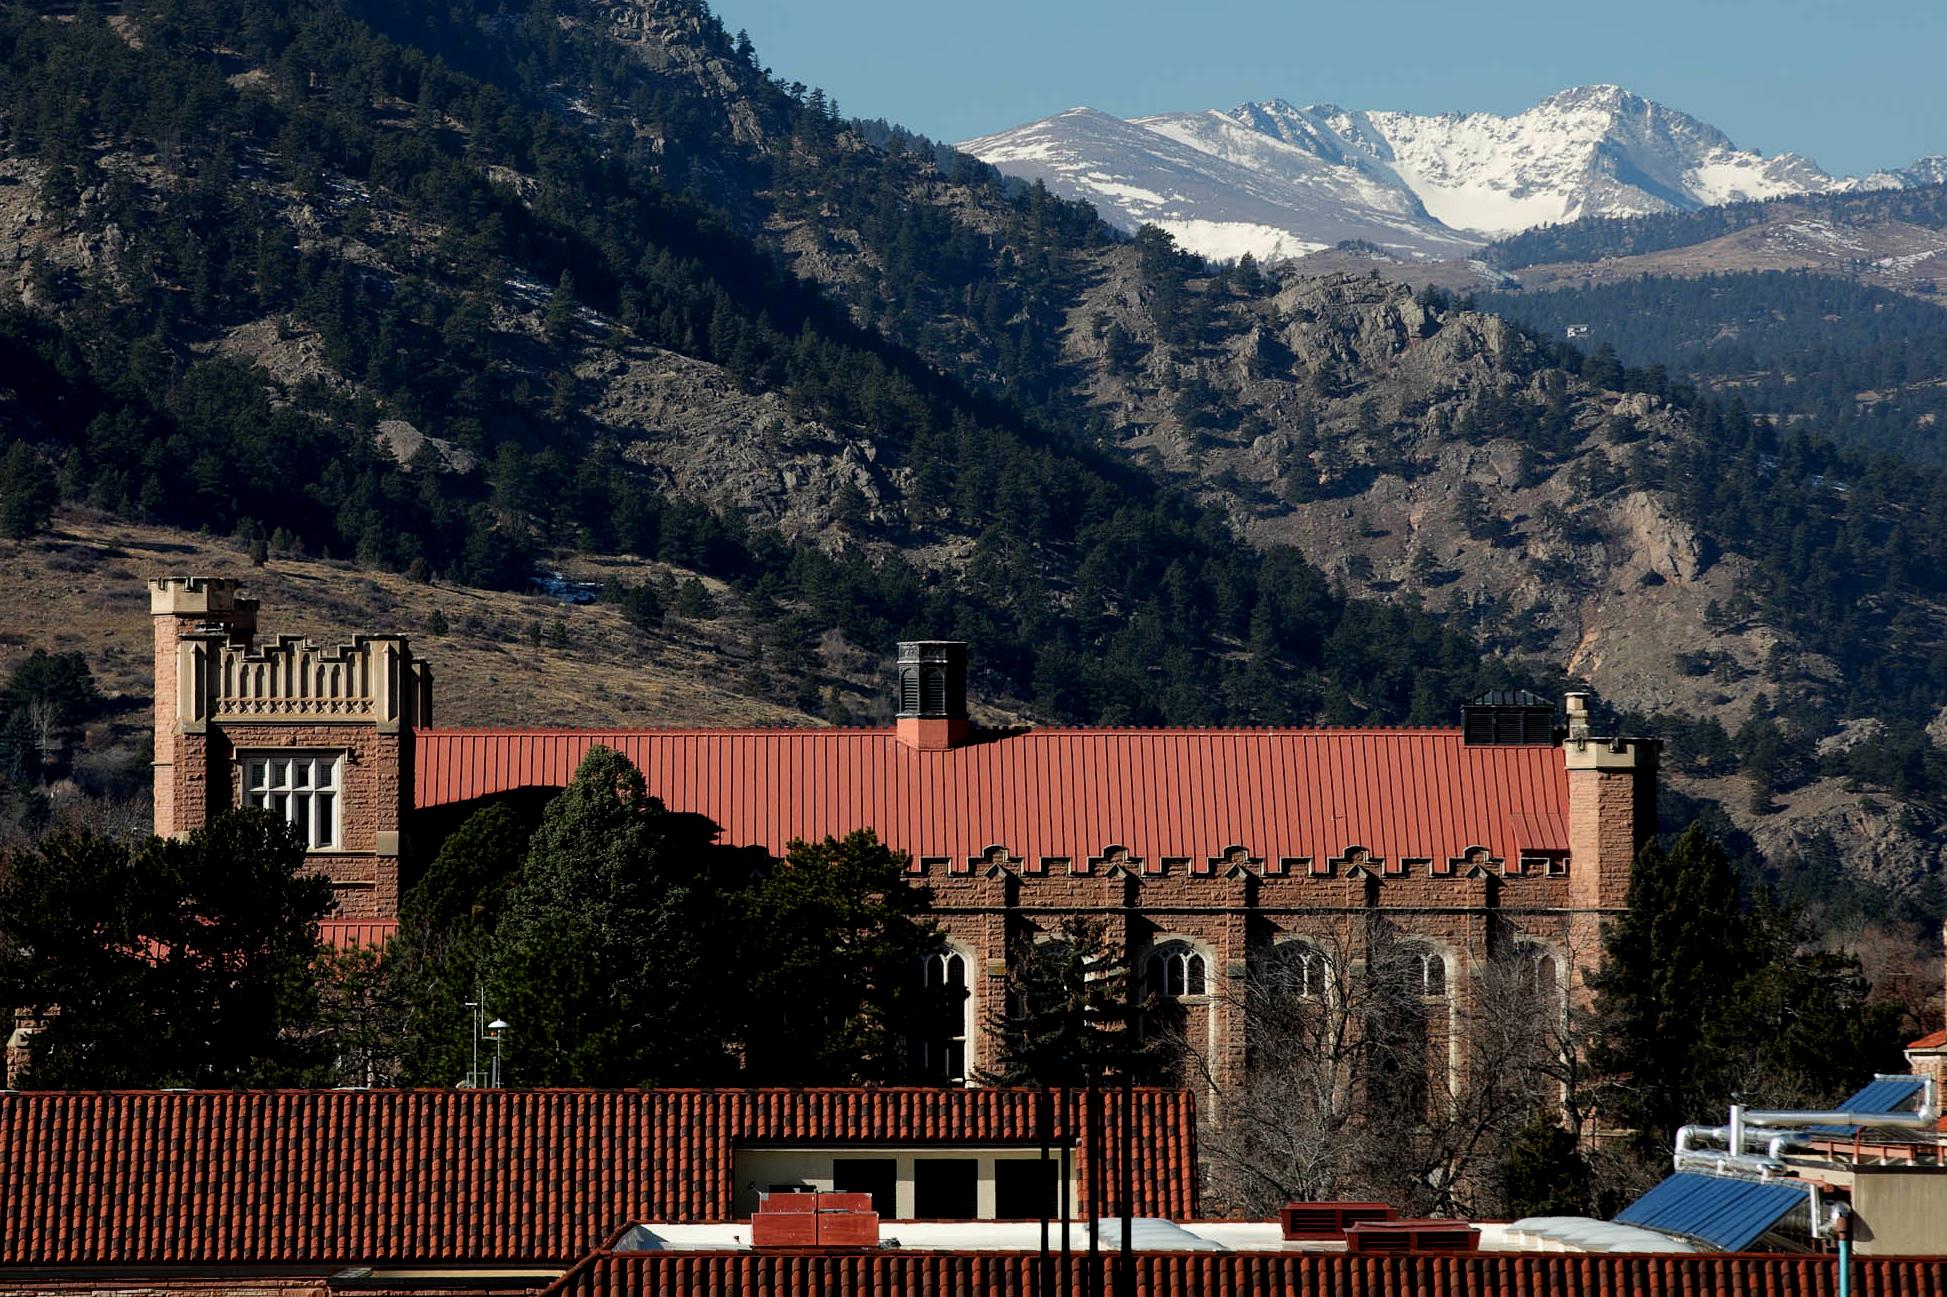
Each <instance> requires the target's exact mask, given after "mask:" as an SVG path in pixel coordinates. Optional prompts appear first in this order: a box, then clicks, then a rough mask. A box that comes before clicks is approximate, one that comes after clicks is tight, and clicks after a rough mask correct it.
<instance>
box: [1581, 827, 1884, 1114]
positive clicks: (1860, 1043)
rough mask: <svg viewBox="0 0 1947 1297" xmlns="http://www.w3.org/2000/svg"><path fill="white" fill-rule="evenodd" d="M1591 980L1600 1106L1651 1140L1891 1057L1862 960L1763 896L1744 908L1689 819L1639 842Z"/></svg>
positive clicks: (1831, 1087)
mask: <svg viewBox="0 0 1947 1297" xmlns="http://www.w3.org/2000/svg"><path fill="white" fill-rule="evenodd" d="M1589 987H1590V989H1591V991H1593V993H1594V997H1595V1032H1594V1047H1593V1049H1592V1050H1591V1062H1592V1063H1593V1065H1594V1067H1595V1069H1596V1070H1597V1072H1598V1073H1599V1074H1601V1075H1603V1076H1605V1077H1606V1078H1608V1080H1607V1086H1606V1091H1607V1092H1606V1096H1605V1100H1604V1104H1603V1107H1604V1111H1605V1113H1606V1114H1607V1115H1608V1116H1609V1117H1610V1118H1611V1119H1612V1120H1614V1121H1616V1122H1617V1123H1619V1124H1622V1125H1625V1126H1628V1127H1631V1128H1633V1129H1634V1130H1635V1131H1636V1132H1637V1134H1638V1137H1639V1139H1641V1140H1642V1141H1643V1142H1645V1143H1646V1144H1648V1145H1652V1146H1656V1147H1667V1145H1668V1141H1669V1140H1670V1138H1671V1137H1672V1136H1673V1135H1674V1133H1675V1131H1676V1129H1677V1127H1679V1126H1681V1125H1683V1124H1685V1123H1686V1122H1692V1121H1696V1120H1699V1119H1702V1118H1705V1117H1708V1116H1711V1115H1712V1114H1721V1113H1722V1112H1723V1111H1724V1109H1725V1107H1726V1106H1727V1105H1729V1104H1731V1103H1733V1102H1739V1101H1742V1102H1747V1103H1750V1102H1761V1101H1768V1102H1770V1103H1771V1104H1772V1105H1774V1106H1781V1107H1782V1106H1788V1105H1790V1104H1794V1103H1797V1104H1808V1103H1809V1104H1811V1105H1814V1106H1816V1105H1818V1104H1821V1103H1832V1102H1836V1101H1837V1100H1838V1099H1840V1098H1843V1097H1844V1095H1845V1092H1846V1091H1847V1090H1849V1089H1851V1088H1853V1087H1854V1086H1855V1085H1857V1084H1858V1083H1860V1082H1861V1081H1864V1080H1865V1079H1867V1078H1868V1077H1870V1076H1871V1075H1872V1074H1873V1072H1874V1071H1875V1069H1880V1070H1884V1069H1885V1068H1887V1067H1889V1066H1891V1065H1892V1064H1893V1063H1894V1062H1895V1061H1896V1060H1897V1059H1898V1056H1899V1049H1898V1047H1899V1041H1900V1032H1899V1023H1898V1014H1897V1012H1896V1011H1895V1010H1893V1009H1892V1007H1891V1006H1885V1005H1879V1004H1875V1003H1873V1002H1872V1001H1871V1000H1870V998H1869V987H1868V985H1867V983H1866V980H1865V977H1864V974H1863V973H1861V971H1860V969H1859V963H1858V961H1857V959H1855V958H1853V957H1851V956H1846V955H1841V954H1838V953H1835V952H1831V951H1825V950H1821V949H1819V948H1818V947H1817V946H1816V944H1815V943H1814V942H1813V939H1812V934H1811V932H1810V931H1809V929H1807V928H1806V927H1805V926H1804V924H1803V922H1802V921H1801V920H1800V919H1799V918H1798V917H1797V916H1795V915H1793V914H1791V913H1789V912H1786V911H1780V910H1778V909H1776V908H1774V907H1773V906H1771V905H1770V903H1769V902H1768V900H1766V899H1765V898H1760V903H1759V904H1757V905H1756V906H1754V907H1749V908H1747V907H1745V906H1743V905H1742V904H1740V901H1739V895H1738V881H1737V876H1736V873H1735V872H1734V870H1733V868H1732V865H1731V861H1730V858H1729V857H1728V856H1727V855H1726V854H1725V852H1724V849H1723V848H1722V847H1721V846H1720V845H1719V844H1718V843H1717V842H1716V841H1715V840H1714V839H1713V838H1711V837H1710V836H1709V835H1708V834H1706V833H1705V832H1704V830H1703V829H1702V827H1700V826H1698V825H1692V826H1691V827H1690V828H1688V829H1686V830H1685V831H1684V832H1683V833H1682V834H1681V835H1680V836H1679V837H1678V838H1677V839H1676V841H1675V842H1674V843H1673V844H1671V845H1670V846H1669V848H1668V849H1665V848H1664V847H1663V846H1661V845H1660V844H1657V843H1652V844H1651V845H1649V846H1648V847H1645V848H1644V850H1643V852H1642V854H1641V855H1640V856H1639V857H1638V859H1637V862H1636V867H1635V869H1634V871H1633V872H1632V873H1631V875H1630V884H1629V895H1628V909H1627V911H1626V912H1625V913H1624V914H1623V916H1622V917H1621V918H1620V919H1618V920H1617V921H1616V923H1615V924H1614V925H1613V926H1612V927H1611V928H1610V930H1609V932H1608V934H1607V935H1606V937H1605V941H1604V958H1603V962H1602V966H1601V967H1600V968H1599V969H1598V970H1597V971H1596V972H1595V973H1593V974H1591V975H1590V977H1589Z"/></svg>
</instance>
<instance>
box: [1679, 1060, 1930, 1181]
mask: <svg viewBox="0 0 1947 1297" xmlns="http://www.w3.org/2000/svg"><path fill="white" fill-rule="evenodd" d="M1874 1079H1875V1080H1882V1081H1884V1080H1896V1079H1907V1078H1903V1077H1895V1076H1885V1075H1881V1076H1877V1077H1875V1078H1874ZM1913 1079H1917V1080H1919V1081H1920V1085H1921V1090H1920V1107H1919V1108H1918V1110H1916V1111H1914V1112H1847V1111H1843V1110H1838V1109H1834V1110H1832V1111H1827V1112H1812V1111H1795V1110H1793V1109H1789V1108H1746V1107H1745V1106H1744V1105H1743V1104H1732V1105H1731V1113H1730V1116H1731V1120H1730V1124H1729V1125H1727V1126H1701V1125H1698V1126H1684V1127H1682V1128H1681V1129H1679V1130H1678V1131H1677V1139H1676V1148H1675V1149H1674V1150H1673V1156H1672V1159H1671V1160H1672V1162H1673V1163H1674V1164H1675V1166H1676V1168H1677V1169H1678V1170H1682V1169H1683V1168H1684V1167H1685V1166H1716V1167H1721V1168H1730V1169H1737V1170H1743V1171H1755V1172H1758V1173H1760V1174H1764V1173H1768V1172H1770V1171H1775V1170H1782V1169H1783V1166H1784V1164H1783V1162H1781V1161H1780V1160H1779V1159H1780V1156H1781V1155H1782V1154H1783V1152H1784V1150H1785V1148H1786V1147H1787V1146H1789V1145H1792V1144H1804V1143H1807V1142H1809V1141H1810V1140H1813V1139H1817V1138H1820V1136H1819V1134H1818V1133H1817V1132H1814V1131H1809V1130H1806V1129H1804V1127H1806V1126H1874V1127H1893V1128H1896V1129H1931V1128H1932V1127H1933V1126H1934V1125H1935V1124H1936V1123H1937V1122H1938V1121H1939V1120H1940V1087H1939V1085H1938V1083H1937V1082H1935V1081H1934V1079H1933V1078H1931V1077H1920V1078H1913ZM1749 1140H1763V1141H1764V1142H1765V1146H1766V1151H1765V1153H1764V1154H1755V1153H1747V1152H1745V1151H1744V1149H1745V1144H1746V1142H1747V1141H1749ZM1699 1143H1708V1144H1722V1145H1723V1146H1724V1151H1723V1152H1721V1153H1720V1152H1716V1151H1713V1150H1709V1149H1703V1148H1699V1147H1698V1145H1699Z"/></svg>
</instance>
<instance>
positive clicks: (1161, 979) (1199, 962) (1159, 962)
mask: <svg viewBox="0 0 1947 1297" xmlns="http://www.w3.org/2000/svg"><path fill="white" fill-rule="evenodd" d="M1145 971H1146V974H1147V975H1146V976H1145V978H1144V981H1145V982H1146V983H1147V984H1148V985H1149V986H1150V987H1151V988H1154V989H1155V991H1156V993H1157V994H1159V995H1161V996H1162V997H1163V998H1165V999H1170V1000H1196V999H1201V998H1202V997H1204V996H1206V995H1208V994H1209V993H1210V961H1209V960H1208V959H1206V958H1205V957H1204V954H1203V952H1202V951H1201V950H1199V949H1197V947H1196V945H1195V944H1194V943H1192V942H1189V941H1186V940H1185V939H1183V938H1182V937H1171V938H1169V939H1168V940H1166V941H1159V942H1157V943H1156V944H1155V945H1154V946H1152V947H1151V948H1150V951H1149V959H1148V961H1147V968H1146V970H1145ZM1192 987H1194V988H1195V989H1194V990H1193V989H1191V988H1192Z"/></svg>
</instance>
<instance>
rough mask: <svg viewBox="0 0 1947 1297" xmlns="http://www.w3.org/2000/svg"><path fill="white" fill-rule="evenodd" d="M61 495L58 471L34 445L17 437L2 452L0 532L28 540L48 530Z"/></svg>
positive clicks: (14, 537) (1, 534)
mask: <svg viewBox="0 0 1947 1297" xmlns="http://www.w3.org/2000/svg"><path fill="white" fill-rule="evenodd" d="M59 498H60V493H59V491H58V490H57V489H56V484H55V481H54V471H53V470H52V469H50V468H49V467H48V466H47V462H46V461H45V460H43V459H42V458H41V456H40V455H39V453H37V452H36V451H35V450H34V448H33V447H32V446H29V445H28V444H27V443H26V442H24V441H16V442H14V443H13V444H12V445H11V446H9V447H7V453H6V454H5V455H0V536H5V537H6V538H7V539H9V540H25V539H27V538H28V537H29V536H38V535H39V534H40V533H42V532H44V531H46V530H47V526H48V523H49V522H50V521H52V520H53V517H54V504H55V501H56V500H58V499H59Z"/></svg>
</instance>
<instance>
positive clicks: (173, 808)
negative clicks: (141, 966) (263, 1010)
mask: <svg viewBox="0 0 1947 1297" xmlns="http://www.w3.org/2000/svg"><path fill="white" fill-rule="evenodd" d="M149 611H150V613H151V615H152V617H153V619H154V622H155V831H156V832H157V833H158V834H162V835H176V834H182V833H187V832H189V831H190V830H191V829H194V828H196V827H197V826H199V825H201V824H203V823H206V822H207V821H208V820H209V818H210V817H211V816H212V815H214V814H216V813H218V812H220V811H222V810H225V809H227V808H229V807H232V806H238V805H246V804H247V805H253V806H260V807H263V808H264V809H267V810H270V811H272V812H273V813H275V814H279V815H282V816H283V817H284V818H285V819H286V820H287V821H289V822H290V823H291V824H293V825H294V826H295V827H296V828H297V830H298V833H299V836H300V837H301V838H302V839H303V840H304V843H305V847H306V858H307V859H308V861H309V862H310V863H311V864H312V865H313V866H314V867H315V868H316V869H317V870H318V872H319V873H322V874H324V875H325V876H326V877H328V878H330V879H331V883H332V887H333V890H334V892H335V893H336V896H337V900H338V909H339V912H340V913H341V914H344V915H348V916H390V915H394V914H396V913H397V912H398V905H399V851H400V831H401V827H402V823H403V820H404V818H405V812H406V808H407V806H408V803H409V800H410V798H411V795H412V793H411V785H412V755H413V744H412V736H413V731H414V729H415V728H417V727H424V726H426V725H428V724H430V722H431V710H432V677H431V673H430V672H429V671H428V670H427V667H426V664H425V663H423V662H420V661H418V660H416V659H415V658H414V657H413V656H412V651H411V649H410V648H409V647H408V645H407V643H406V640H405V638H404V637H403V636H399V635H361V636H357V637H356V638H354V639H353V640H352V642H351V643H349V644H345V645H341V646H339V647H337V648H334V649H326V648H321V647H320V646H318V645H316V644H314V643H312V642H310V641H309V640H305V639H301V638H298V637H296V636H280V637H279V638H278V639H277V640H276V641H275V642H273V643H270V644H263V645H259V644H258V643H257V641H256V632H257V605H256V602H255V601H254V600H250V599H244V598H241V597H240V596H239V595H238V593H237V583H236V582H235V581H232V580H228V579H224V578H216V577H164V578H161V579H159V580H154V581H151V582H149Z"/></svg>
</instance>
